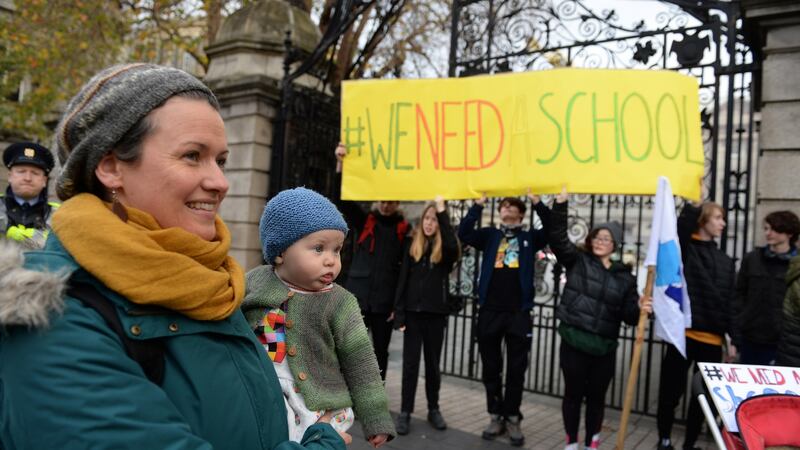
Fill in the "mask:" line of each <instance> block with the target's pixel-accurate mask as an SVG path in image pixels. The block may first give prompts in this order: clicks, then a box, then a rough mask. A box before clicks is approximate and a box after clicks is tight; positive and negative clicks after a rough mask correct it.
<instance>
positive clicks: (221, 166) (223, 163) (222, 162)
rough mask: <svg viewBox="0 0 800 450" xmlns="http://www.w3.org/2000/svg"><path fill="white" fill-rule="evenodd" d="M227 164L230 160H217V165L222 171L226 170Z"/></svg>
mask: <svg viewBox="0 0 800 450" xmlns="http://www.w3.org/2000/svg"><path fill="white" fill-rule="evenodd" d="M227 163H228V159H227V158H220V159H218V160H217V165H218V166H219V167H220V168H221V169H224V168H225V164H227Z"/></svg>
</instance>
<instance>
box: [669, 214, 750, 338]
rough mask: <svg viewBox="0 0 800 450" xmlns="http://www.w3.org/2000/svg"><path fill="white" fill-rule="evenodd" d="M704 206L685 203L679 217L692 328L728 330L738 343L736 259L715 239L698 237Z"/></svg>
mask: <svg viewBox="0 0 800 450" xmlns="http://www.w3.org/2000/svg"><path fill="white" fill-rule="evenodd" d="M699 218H700V208H698V207H695V206H693V205H691V204H689V203H687V204H686V205H684V207H683V209H682V210H681V214H680V216H679V217H678V238H679V239H680V241H681V257H682V259H683V274H684V276H685V277H686V288H687V290H688V291H689V301H690V303H691V305H692V328H691V329H692V330H697V331H706V332H710V333H714V334H718V335H720V336H722V335H724V334H725V333H728V334H729V335H731V337H732V338H733V342H734V343H735V344H736V343H738V342H739V339H738V334H737V333H735V331H734V330H733V301H734V300H733V298H734V295H735V289H734V283H735V276H736V270H735V269H734V265H733V260H732V259H731V258H730V257H729V256H728V255H726V254H725V253H724V252H723V251H722V250H720V249H719V247H717V243H716V242H714V241H701V240H699V239H694V238H693V237H692V234H693V233H694V232H695V231H696V230H697V221H698V219H699Z"/></svg>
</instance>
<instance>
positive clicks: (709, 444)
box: [349, 332, 716, 450]
mask: <svg viewBox="0 0 800 450" xmlns="http://www.w3.org/2000/svg"><path fill="white" fill-rule="evenodd" d="M389 351H390V361H389V370H388V376H387V379H386V389H387V392H388V394H389V409H390V410H391V412H392V416H393V417H396V416H397V414H398V413H399V412H400V379H401V370H402V369H401V363H402V361H401V360H402V335H401V333H399V332H395V333H394V334H393V339H392V345H391V347H390V350H389ZM420 372H422V373H423V374H424V363H422V364H421V367H420ZM426 403H427V402H426V400H425V380H424V379H423V378H422V376H421V377H420V380H419V383H418V386H417V397H416V401H415V404H416V411H415V412H414V414H412V419H411V432H410V433H409V434H408V435H406V436H398V437H397V438H396V439H394V440H393V441H391V442H389V443H387V444H386V445H384V446H383V447H381V448H383V449H412V450H425V449H435V450H456V449H458V450H462V449H506V450H508V449H511V448H513V447H511V445H510V444H509V440H508V438H507V437H506V436H502V437H499V438H498V439H497V440H496V441H486V440H483V439H481V432H482V431H483V429H484V428H485V427H486V425H488V423H489V416H488V415H487V414H486V398H485V394H484V390H483V385H482V384H481V383H480V382H476V381H470V380H464V379H460V378H455V377H450V376H443V377H442V387H441V390H440V400H439V404H440V408H441V411H442V415H443V416H444V418H445V420H446V421H447V424H448V429H447V430H445V431H438V430H435V429H434V428H433V427H431V426H430V425H429V424H428V422H427V421H426V416H427V408H426ZM522 414H523V416H524V418H525V419H524V420H523V421H522V428H523V433H524V434H525V446H524V448H528V449H543V450H545V449H547V450H550V449H552V450H562V449H563V448H564V427H563V424H562V422H561V399H559V398H555V397H549V396H545V395H538V394H532V393H529V392H525V394H524V396H523V398H522ZM620 414H621V412H620V411H617V410H613V409H606V416H605V421H604V422H603V430H602V432H601V443H600V448H601V449H609V450H610V449H614V448H615V445H616V439H617V431H618V430H619V418H620ZM582 426H583V423H581V427H582ZM350 431H351V432H352V435H353V444H352V445H350V446H349V448H350V449H354V450H361V449H363V450H366V449H371V448H372V447H371V446H370V445H369V443H367V442H366V441H365V440H364V435H363V433H362V430H361V425H360V424H358V423H356V424H355V426H354V427H353V428H352V429H351V430H350ZM683 433H684V428H683V427H682V426H680V425H676V426H675V429H674V430H673V440H674V441H676V442H677V443H678V444H679V445H680V444H682V442H683ZM627 434H628V436H627V438H626V440H625V448H626V449H647V450H653V449H655V447H656V442H657V440H658V439H657V436H658V433H657V431H656V422H655V418H653V417H646V416H640V415H632V416H631V418H630V421H629V422H628V430H627ZM582 438H583V431H582V429H581V434H580V439H582ZM696 445H697V446H698V447H700V448H703V449H709V450H710V449H714V448H716V447H715V446H714V444H713V441H711V440H710V438H707V437H706V438H702V437H701V441H699V442H698V443H697V444H696ZM676 447H677V446H676ZM677 448H679V447H677Z"/></svg>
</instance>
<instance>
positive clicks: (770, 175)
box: [742, 0, 800, 245]
mask: <svg viewBox="0 0 800 450" xmlns="http://www.w3.org/2000/svg"><path fill="white" fill-rule="evenodd" d="M742 8H743V11H744V16H745V19H746V20H747V22H748V24H749V25H751V26H753V27H754V28H755V29H756V31H757V33H758V35H759V36H760V38H761V53H762V61H761V64H762V80H763V82H762V83H761V131H760V136H759V149H760V152H759V158H758V173H757V174H756V177H757V182H756V186H757V187H756V215H755V217H756V221H755V225H756V230H760V229H761V224H762V223H763V219H764V216H766V215H767V214H769V213H770V212H772V211H776V210H781V209H788V210H791V211H794V212H795V213H797V214H800V178H798V176H797V171H798V169H800V126H798V125H799V124H800V3H798V2H797V1H795V0H744V1H743V2H742ZM755 235H756V244H757V245H764V237H763V234H762V233H760V232H758V231H757V232H756V233H755Z"/></svg>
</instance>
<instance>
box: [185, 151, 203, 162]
mask: <svg viewBox="0 0 800 450" xmlns="http://www.w3.org/2000/svg"><path fill="white" fill-rule="evenodd" d="M183 158H184V159H188V160H189V161H194V162H197V161H200V152H197V151H191V152H186V153H184V154H183Z"/></svg>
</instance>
